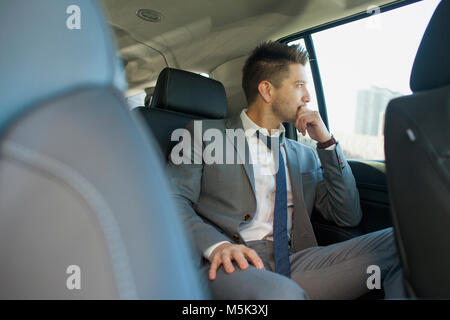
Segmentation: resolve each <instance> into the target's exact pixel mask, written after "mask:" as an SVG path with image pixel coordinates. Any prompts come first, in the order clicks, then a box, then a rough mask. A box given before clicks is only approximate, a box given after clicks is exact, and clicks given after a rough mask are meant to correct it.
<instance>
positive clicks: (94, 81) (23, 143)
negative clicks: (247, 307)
mask: <svg viewBox="0 0 450 320" xmlns="http://www.w3.org/2000/svg"><path fill="white" fill-rule="evenodd" d="M74 4H75V5H77V6H79V8H80V11H81V29H79V30H77V29H74V30H69V29H68V28H66V24H65V21H66V19H67V18H69V15H65V13H66V9H67V8H68V7H69V6H70V5H74ZM0 41H1V43H2V48H3V50H1V52H0V70H1V73H0V88H2V95H1V99H2V102H1V108H0V133H1V138H0V148H1V149H0V152H1V153H0V261H1V267H0V283H1V287H0V299H116V298H122V299H198V298H200V299H201V298H204V297H205V296H207V293H206V292H204V291H203V289H202V286H201V285H200V280H199V278H198V275H197V273H196V269H195V266H194V262H193V260H194V259H193V258H192V256H191V249H190V247H189V245H188V243H189V242H188V241H187V238H186V235H185V233H184V229H183V228H182V226H181V222H180V221H179V220H178V216H177V215H176V212H175V207H174V206H173V205H172V203H171V201H170V200H169V197H168V194H169V187H168V185H167V181H166V177H165V176H164V175H163V165H162V163H161V162H160V161H159V160H160V159H159V158H158V157H157V156H156V153H155V150H157V146H156V144H155V143H154V141H153V139H152V138H151V137H146V136H144V135H142V132H140V131H139V129H138V127H137V126H136V122H135V121H134V120H133V118H132V117H131V114H130V112H129V110H128V107H127V106H126V105H125V102H124V99H123V93H122V92H120V91H119V90H118V86H119V84H124V83H125V80H124V77H123V74H122V73H121V72H120V70H119V69H118V67H117V64H116V63H115V61H117V60H116V58H115V49H114V46H113V45H112V41H111V39H110V34H109V31H108V29H107V26H106V24H105V23H104V19H103V17H102V14H101V12H100V10H99V8H98V7H97V3H96V2H95V1H91V0H58V1H54V0H40V1H28V0H15V1H2V2H1V4H0ZM119 87H120V86H119ZM74 265H75V266H77V267H79V268H77V267H71V266H74ZM76 279H79V284H80V285H81V287H80V289H77V288H76V286H77V283H78V280H76ZM73 286H75V288H74V287H73Z"/></svg>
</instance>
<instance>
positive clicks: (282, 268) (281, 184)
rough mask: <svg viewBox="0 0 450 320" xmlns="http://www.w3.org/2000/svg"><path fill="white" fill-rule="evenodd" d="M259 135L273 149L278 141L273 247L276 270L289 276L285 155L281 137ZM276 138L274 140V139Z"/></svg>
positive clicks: (257, 133)
mask: <svg viewBox="0 0 450 320" xmlns="http://www.w3.org/2000/svg"><path fill="white" fill-rule="evenodd" d="M256 135H257V137H258V138H259V139H260V140H261V141H263V142H265V143H266V145H267V147H268V148H269V149H272V148H271V147H272V143H278V159H279V160H278V171H277V174H276V195H275V209H274V217H273V248H274V260H275V272H277V273H279V274H282V275H284V276H286V277H288V278H290V276H291V266H290V262H289V240H288V235H287V214H288V209H287V190H286V189H287V188H286V169H285V166H284V157H283V153H282V152H281V145H280V143H281V138H282V135H280V137H279V138H271V137H266V136H265V135H263V134H261V133H260V132H259V131H257V132H256ZM273 140H274V141H273ZM274 156H276V155H274Z"/></svg>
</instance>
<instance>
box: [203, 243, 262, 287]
mask: <svg viewBox="0 0 450 320" xmlns="http://www.w3.org/2000/svg"><path fill="white" fill-rule="evenodd" d="M233 260H235V261H236V262H237V264H238V266H239V268H241V269H242V270H246V269H248V267H249V264H248V261H250V262H251V263H253V265H254V266H255V267H256V268H258V269H264V264H263V262H262V260H261V258H260V257H259V256H258V254H257V253H256V251H255V250H253V249H250V248H248V247H246V246H244V245H240V244H231V243H223V244H221V245H220V246H218V247H217V248H215V249H214V251H213V252H212V253H211V256H210V261H211V266H210V268H209V279H210V280H214V279H215V278H216V272H217V269H218V268H219V267H220V265H221V264H223V267H224V268H225V272H226V273H228V274H230V273H233V272H234V271H235V268H234V266H233V263H232V261H233ZM247 260H248V261H247Z"/></svg>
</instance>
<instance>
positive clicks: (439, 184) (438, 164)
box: [385, 0, 450, 299]
mask: <svg viewBox="0 0 450 320" xmlns="http://www.w3.org/2000/svg"><path fill="white" fill-rule="evenodd" d="M449 40H450V1H447V0H443V1H442V2H441V3H440V4H439V6H438V8H437V9H436V11H435V13H434V15H433V17H432V19H431V21H430V23H429V25H428V28H427V30H426V31H425V34H424V36H423V39H422V42H421V44H420V47H419V50H418V52H417V56H416V59H415V61H414V67H413V70H412V74H411V81H410V86H411V90H412V91H413V94H412V95H409V96H405V97H401V98H397V99H395V100H393V101H391V102H390V103H389V106H388V108H387V111H386V128H385V151H386V167H387V178H388V187H389V193H390V199H391V208H392V217H393V224H394V228H395V234H396V238H397V244H398V248H399V252H400V256H401V260H402V264H403V269H404V277H405V284H406V288H407V292H408V294H409V295H410V296H411V297H418V298H447V299H448V298H450V273H449V270H450V255H449V252H450V233H449V230H450V41H449Z"/></svg>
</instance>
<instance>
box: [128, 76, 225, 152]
mask: <svg viewBox="0 0 450 320" xmlns="http://www.w3.org/2000/svg"><path fill="white" fill-rule="evenodd" d="M134 112H135V113H136V114H137V115H139V116H141V117H142V118H143V119H144V121H146V123H147V124H148V128H149V129H150V132H152V133H153V134H154V136H155V138H156V140H157V141H158V143H159V146H160V147H161V150H162V153H163V155H164V157H165V158H166V159H167V157H168V155H169V152H170V150H171V149H172V147H173V145H174V144H175V143H177V142H178V141H171V135H172V132H173V131H174V130H175V129H179V128H185V127H186V125H187V124H188V123H189V122H190V121H191V120H198V119H224V118H225V117H226V116H227V97H226V94H225V89H224V87H223V85H222V84H221V83H220V82H219V81H216V80H213V79H209V78H206V77H204V76H201V75H198V74H196V73H192V72H188V71H184V70H178V69H173V68H165V69H164V70H162V71H161V73H160V74H159V76H158V81H157V83H156V87H155V92H154V94H153V98H152V104H151V106H150V107H138V108H135V109H134ZM161 123H164V125H161Z"/></svg>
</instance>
